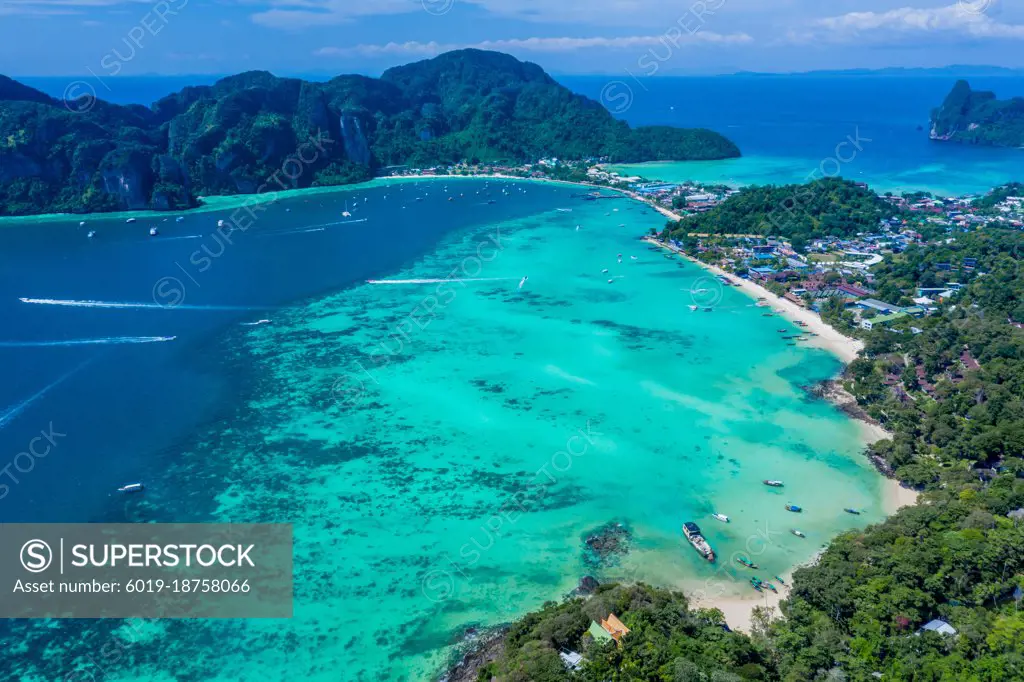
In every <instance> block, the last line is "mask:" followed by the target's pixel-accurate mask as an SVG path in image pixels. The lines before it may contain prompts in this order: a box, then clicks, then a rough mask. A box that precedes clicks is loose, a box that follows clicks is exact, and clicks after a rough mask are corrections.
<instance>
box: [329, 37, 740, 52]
mask: <svg viewBox="0 0 1024 682" xmlns="http://www.w3.org/2000/svg"><path fill="white" fill-rule="evenodd" d="M750 42H753V38H751V37H750V36H749V35H747V34H746V33H730V34H727V35H723V34H719V33H713V32H710V31H701V32H698V33H694V34H693V35H689V36H685V37H682V38H680V37H674V38H670V37H668V36H665V35H660V36H624V37H618V38H606V37H602V36H595V37H589V38H514V39H509V40H484V41H481V42H478V43H459V44H456V43H437V42H434V41H431V42H429V43H421V42H417V41H409V42H404V43H395V42H391V43H387V44H383V45H353V46H351V47H322V48H320V49H319V50H316V52H314V54H316V55H319V56H322V57H333V56H362V57H374V56H380V55H435V54H440V53H442V52H448V51H450V50H459V49H464V48H476V49H479V50H498V51H513V52H515V51H519V52H575V51H577V50H588V49H595V48H599V49H605V50H616V49H632V48H638V47H652V46H658V45H662V46H665V47H666V48H671V47H683V46H686V45H698V44H700V45H742V44H746V43H750Z"/></svg>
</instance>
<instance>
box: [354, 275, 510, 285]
mask: <svg viewBox="0 0 1024 682" xmlns="http://www.w3.org/2000/svg"><path fill="white" fill-rule="evenodd" d="M516 279H518V278H516V277H467V278H462V279H460V278H457V277H456V278H450V277H449V278H446V279H368V280H366V283H367V284H440V283H441V282H513V281H515V280H516Z"/></svg>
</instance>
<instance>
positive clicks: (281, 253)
mask: <svg viewBox="0 0 1024 682" xmlns="http://www.w3.org/2000/svg"><path fill="white" fill-rule="evenodd" d="M483 184H484V181H475V180H471V181H462V182H461V184H460V185H459V186H460V187H465V188H466V189H463V190H461V191H465V192H468V191H469V189H468V188H469V187H470V186H471V185H472V186H473V189H474V190H475V189H477V188H479V187H482V186H483ZM407 187H408V189H407V190H405V197H406V198H405V199H404V200H399V199H398V195H399V193H398V192H397V191H395V190H394V189H389V188H381V187H377V188H372V189H362V190H355V191H352V192H338V193H333V194H324V195H313V196H305V197H297V198H291V199H282V200H280V201H278V202H277V203H275V204H273V205H268V207H267V208H266V211H265V212H263V213H259V214H257V215H259V220H258V222H257V223H256V224H255V225H254V226H253V227H252V228H250V229H249V230H247V231H246V232H233V233H232V234H231V237H230V238H231V243H226V242H225V241H224V240H222V239H221V238H219V237H218V236H217V235H216V234H215V231H216V228H217V221H218V220H219V219H221V218H227V217H228V216H229V215H230V213H231V211H224V212H207V213H199V214H192V215H188V216H187V217H186V218H185V220H184V221H182V222H180V223H179V222H175V221H174V219H173V218H170V219H168V220H167V221H164V219H163V218H139V219H138V222H137V223H135V224H132V225H126V224H125V219H124V218H123V217H110V216H96V217H88V218H87V226H85V227H81V226H79V224H78V223H79V217H75V218H74V219H70V218H68V219H63V220H58V221H54V222H50V223H38V222H34V221H33V222H31V223H18V222H15V223H3V222H2V221H0V376H2V381H0V470H3V468H4V467H6V466H7V465H8V464H11V466H10V468H9V469H7V474H8V475H7V476H3V480H0V484H5V485H6V486H8V487H7V488H2V487H0V522H28V521H37V522H55V521H96V520H110V521H124V520H126V519H125V518H123V501H122V500H121V499H120V496H119V495H118V494H117V493H116V492H115V489H116V488H117V487H119V486H121V485H124V484H125V483H126V482H130V481H145V480H146V479H147V478H148V477H149V476H148V474H150V472H153V471H154V470H156V469H159V468H160V467H161V466H163V464H164V463H165V462H166V461H167V458H173V457H174V453H175V451H176V450H175V445H176V444H180V442H181V441H182V439H185V438H187V437H188V436H189V434H191V433H192V432H193V431H194V430H195V429H196V428H197V427H198V426H199V425H200V424H204V423H210V422H212V421H214V420H217V419H219V418H221V417H222V416H223V414H224V412H223V411H222V409H225V408H226V406H230V405H233V404H234V403H233V402H232V397H233V396H232V394H233V390H234V389H233V385H232V382H233V381H234V380H235V379H236V378H237V372H235V371H233V370H229V369H228V368H225V367H223V366H221V365H220V364H219V361H218V360H219V359H218V357H216V355H213V354H211V353H210V351H209V350H208V349H209V348H210V347H211V341H212V340H213V339H216V338H218V337H219V336H221V335H223V334H224V333H225V332H228V331H230V330H231V329H235V328H238V326H239V325H241V324H244V323H249V322H256V321H258V320H262V319H271V320H272V319H273V317H274V313H275V310H276V309H279V308H281V307H284V306H288V305H289V304H291V303H295V302H298V301H301V300H303V299H305V298H308V297H312V296H315V295H318V294H324V293H327V292H330V291H336V290H339V289H342V288H344V287H346V286H350V285H352V284H353V283H356V282H359V281H362V280H365V279H368V278H372V277H374V276H381V275H385V274H388V273H391V272H394V271H395V270H397V269H399V268H400V267H402V266H403V265H407V264H409V263H411V262H412V261H414V260H415V259H416V258H417V257H418V256H420V255H422V254H423V253H425V252H427V251H429V250H430V249H431V247H432V246H434V245H435V244H436V243H437V241H438V240H439V239H441V238H442V237H444V236H445V235H446V234H447V233H449V232H450V231H452V230H458V229H462V228H466V227H470V226H473V225H477V224H482V223H485V222H492V221H500V220H506V219H510V218H515V217H521V216H526V215H531V214H533V213H536V212H537V211H539V210H542V209H544V208H550V207H549V206H548V204H550V201H551V199H550V198H547V197H546V198H545V199H543V200H542V199H541V197H540V195H539V193H538V194H537V195H536V196H534V195H530V194H527V195H522V196H518V197H517V198H516V200H515V201H511V200H502V199H501V198H499V199H498V200H496V203H495V204H480V203H476V204H471V203H469V202H465V203H450V202H447V201H445V195H443V194H442V193H441V192H429V193H427V192H424V196H423V201H422V202H416V203H413V200H412V198H411V196H409V195H411V194H413V192H414V191H416V190H414V187H416V185H414V184H407ZM423 187H426V183H423ZM419 191H421V192H423V190H419ZM564 191H565V193H566V194H567V195H568V193H569V188H566V189H565V190H564ZM389 193H390V195H391V197H390V200H386V199H385V198H384V197H385V195H387V194H389ZM406 202H407V203H409V208H408V209H404V208H403V206H402V204H403V203H406ZM346 207H348V208H349V209H350V212H351V213H352V217H351V218H344V217H341V216H340V213H341V212H342V211H343V210H346ZM83 217H84V216H83ZM349 221H365V222H349ZM150 225H155V226H158V228H159V230H160V235H159V236H158V237H150V236H148V234H147V232H148V228H149V226H150ZM89 230H95V231H96V232H97V236H96V237H95V238H94V239H89V238H87V236H86V233H87V232H88V231H89ZM21 298H28V299H48V300H55V301H76V302H84V305H64V304H60V305H57V304H42V303H25V302H22V301H21V300H20V299H21ZM92 302H99V303H100V304H101V306H99V307H98V306H96V305H94V304H92ZM172 302H173V303H178V304H179V305H176V307H174V308H170V307H169V306H168V304H170V303H172ZM108 304H128V307H109V306H108ZM162 305H163V306H167V307H161V306H162ZM161 337H163V338H167V337H176V338H175V339H174V340H173V341H163V342H158V341H153V342H139V343H132V342H131V341H133V340H135V341H141V340H146V339H152V338H161ZM97 339H110V340H111V344H110V345H97V344H95V343H92V344H88V345H74V342H76V341H80V340H92V341H95V340H97ZM51 424H52V427H51ZM51 428H52V430H53V431H54V432H56V433H59V434H65V435H62V436H56V435H54V436H53V437H52V440H53V441H54V442H55V445H54V446H53V447H52V448H51V451H50V452H49V453H48V454H46V456H45V457H41V458H29V457H25V456H21V457H20V458H18V461H17V462H15V458H16V456H17V455H18V453H21V452H25V451H26V450H27V448H28V446H29V443H30V441H31V439H32V438H33V437H35V436H38V435H40V432H41V431H43V432H48V431H50V429H51ZM44 445H45V443H44V442H41V441H37V446H36V447H37V450H36V451H37V452H40V451H42V448H43V447H44ZM181 485H182V486H188V485H189V484H188V482H187V481H182V482H181ZM119 516H120V518H119Z"/></svg>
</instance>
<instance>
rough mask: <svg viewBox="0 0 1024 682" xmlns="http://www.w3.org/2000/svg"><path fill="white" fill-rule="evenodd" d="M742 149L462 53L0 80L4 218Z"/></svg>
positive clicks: (486, 55) (729, 153)
mask: <svg viewBox="0 0 1024 682" xmlns="http://www.w3.org/2000/svg"><path fill="white" fill-rule="evenodd" d="M739 155H740V151H739V149H738V148H737V147H736V145H735V144H733V143H732V142H731V141H729V140H728V139H726V138H725V137H723V136H722V135H719V134H718V133H715V132H713V131H710V130H705V129H682V128H672V127H667V126H648V127H638V128H635V129H631V128H630V127H629V125H628V124H627V123H625V122H623V121H619V120H617V119H615V118H614V117H613V116H612V115H611V114H610V113H609V112H608V111H607V110H606V109H605V108H604V107H603V106H601V104H600V103H598V102H596V101H594V100H591V99H588V98H586V97H583V96H581V95H577V94H574V93H572V92H571V91H570V90H568V89H567V88H565V87H563V86H561V85H559V84H558V83H557V82H555V80H554V79H553V78H551V77H550V76H549V75H548V74H547V73H545V72H544V70H543V69H542V68H541V67H539V66H537V65H536V64H532V63H529V62H521V61H519V60H518V59H515V58H514V57H511V56H509V55H506V54H502V53H499V52H488V51H482V50H458V51H454V52H448V53H445V54H442V55H440V56H438V57H435V58H433V59H428V60H424V61H420V62H416V63H413V64H408V65H405V66H400V67H396V68H392V69H389V70H387V71H385V72H384V73H383V74H382V75H381V77H380V78H379V79H375V78H367V77H365V76H357V75H345V76H338V77H336V78H334V79H332V80H329V81H327V82H324V83H315V82H309V81H303V80H300V79H295V78H278V77H276V76H274V75H272V74H270V73H267V72H265V71H250V72H246V73H242V74H238V75H235V76H229V77H227V78H224V79H222V80H220V81H218V82H217V83H215V84H214V85H212V86H200V87H187V88H185V89H183V90H182V91H181V92H178V93H176V94H173V95H169V96H167V97H164V98H163V99H161V100H159V101H157V102H156V103H155V104H153V105H152V106H151V107H149V108H146V107H142V106H137V105H133V106H119V105H114V104H110V103H108V102H104V101H102V100H95V99H92V98H78V99H75V100H72V101H62V100H57V99H54V98H51V97H49V96H48V95H46V94H44V93H42V92H40V91H38V90H35V89H33V88H30V87H28V86H25V85H23V84H21V83H18V82H17V81H14V80H12V79H10V78H7V77H4V76H0V215H31V214H37V213H52V212H64V213H92V212H101V211H116V210H131V209H154V210H179V209H184V208H189V207H193V206H195V205H197V197H200V196H203V195H225V194H250V193H257V192H261V191H265V190H264V189H263V188H265V187H267V186H268V185H269V186H270V187H269V188H270V189H272V190H278V189H297V188H302V187H310V186H326V185H343V184H348V183H353V182H361V181H364V180H369V179H370V178H372V177H374V176H375V175H378V174H382V173H383V172H385V170H386V169H388V168H389V167H394V166H415V167H420V168H427V167H432V166H440V165H450V164H454V163H458V162H460V161H467V162H470V163H486V162H494V161H510V162H519V161H527V160H529V161H536V160H538V159H544V158H551V157H554V158H561V159H606V160H608V161H612V162H624V163H625V162H640V161H668V160H707V159H723V158H730V157H736V156H739Z"/></svg>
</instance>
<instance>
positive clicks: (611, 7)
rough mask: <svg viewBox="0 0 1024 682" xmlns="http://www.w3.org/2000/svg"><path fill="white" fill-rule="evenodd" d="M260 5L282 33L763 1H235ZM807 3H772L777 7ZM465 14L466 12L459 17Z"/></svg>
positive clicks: (257, 17)
mask: <svg viewBox="0 0 1024 682" xmlns="http://www.w3.org/2000/svg"><path fill="white" fill-rule="evenodd" d="M239 1H240V2H243V3H246V4H265V5H266V6H267V7H268V9H267V10H265V11H261V12H258V13H256V14H254V15H253V16H252V20H253V21H254V22H256V23H257V24H261V25H264V26H271V27H274V28H284V29H292V30H294V29H302V28H308V27H315V26H325V25H337V24H344V23H349V22H351V21H353V20H355V19H358V18H360V17H367V16H379V15H394V14H406V13H410V12H419V13H421V14H423V16H424V20H429V19H430V16H429V15H435V16H441V15H449V13H451V14H456V13H464V12H467V11H468V10H471V9H476V10H483V11H484V12H486V13H487V14H489V15H492V16H494V17H498V18H501V19H515V20H519V21H530V22H536V23H546V24H569V25H574V26H575V25H580V24H587V25H605V26H626V25H629V26H661V25H668V24H671V23H674V22H678V23H684V22H685V23H701V24H707V23H710V22H712V21H717V20H724V18H725V15H726V10H727V9H729V10H731V11H732V15H733V16H734V17H735V16H738V15H739V14H741V13H743V11H744V6H745V5H748V4H749V3H751V2H754V3H761V2H763V0H362V1H360V0H239ZM808 1H810V0H774V2H775V3H777V4H779V6H780V7H782V6H785V7H790V6H792V5H793V3H797V4H799V3H800V2H808ZM463 16H465V14H463Z"/></svg>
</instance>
